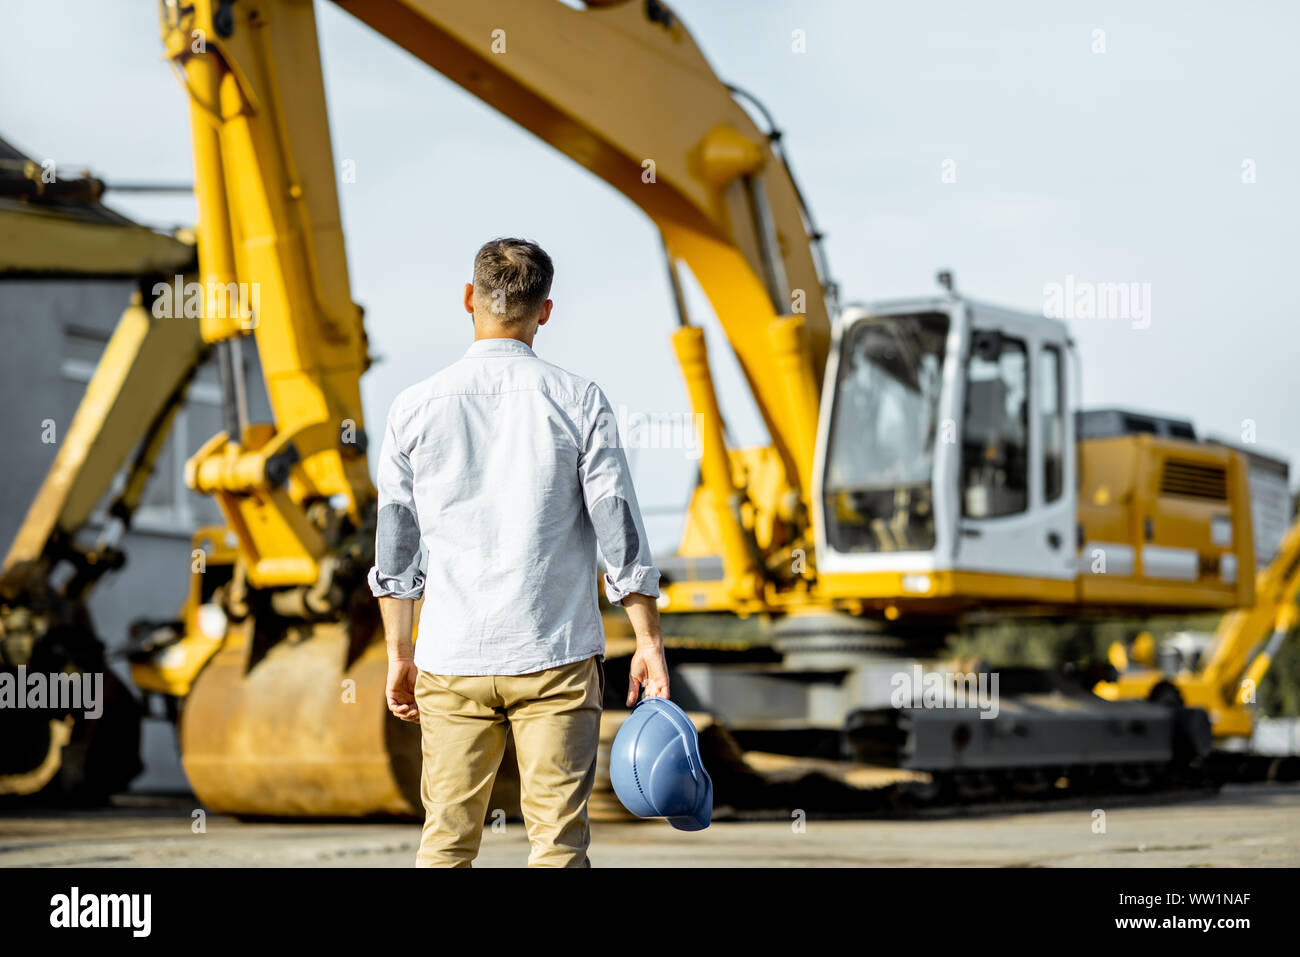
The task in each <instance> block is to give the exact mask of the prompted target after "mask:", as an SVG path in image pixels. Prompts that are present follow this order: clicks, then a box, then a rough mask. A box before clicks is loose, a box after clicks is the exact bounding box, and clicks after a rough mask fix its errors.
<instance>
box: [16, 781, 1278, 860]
mask: <svg viewBox="0 0 1300 957" xmlns="http://www.w3.org/2000/svg"><path fill="white" fill-rule="evenodd" d="M1096 810H1103V811H1105V812H1106V814H1105V819H1104V824H1105V833H1095V830H1094V828H1095V822H1097V821H1098V820H1100V819H1099V818H1098V817H1097V816H1096V815H1095V811H1096ZM194 813H195V811H194V804H193V801H192V799H190V798H186V797H181V798H176V797H172V798H134V797H133V798H129V799H123V801H122V802H121V803H120V804H119V805H118V806H117V807H113V808H106V809H103V810H96V811H75V812H74V811H58V812H56V811H41V812H25V813H9V814H5V815H3V816H0V866H9V867H18V866H42V867H57V866H83V867H137V866H162V867H263V866H289V867H407V866H410V865H411V864H412V862H413V860H414V855H415V848H416V843H417V841H418V840H419V827H418V826H417V825H414V824H406V823H403V824H393V823H353V822H322V823H307V822H245V821H239V820H236V819H234V818H228V817H222V816H220V815H213V814H208V815H205V816H204V819H203V821H202V823H203V826H204V830H203V832H202V833H194V827H195V825H196V819H195V817H194ZM593 830H594V833H593V842H592V855H591V856H592V862H593V863H594V864H595V865H596V866H602V865H603V866H622V867H710V866H712V867H755V866H757V867H836V866H848V867H854V866H883V867H927V866H994V867H1007V866H1023V867H1148V866H1172V867H1230V866H1254V867H1296V866H1300V785H1256V786H1250V787H1229V788H1225V789H1224V790H1223V791H1222V792H1221V793H1220V794H1218V795H1216V796H1213V797H1210V798H1205V799H1198V800H1194V801H1187V802H1184V803H1176V804H1168V803H1166V804H1151V805H1146V806H1124V807H1115V808H1113V809H1110V810H1107V809H1106V805H1105V802H1099V806H1098V808H1096V809H1094V808H1088V807H1078V808H1074V809H1070V810H1052V811H1040V812H1034V813H1018V814H1006V815H997V816H980V817H952V818H943V819H935V820H908V821H888V820H867V821H862V820H860V821H844V820H834V821H831V820H815V819H814V820H810V821H808V822H806V824H805V825H804V828H803V830H802V831H800V830H798V829H797V828H796V827H795V826H794V825H793V824H792V823H791V822H789V821H783V820H774V821H746V822H720V823H717V824H715V825H714V826H713V827H711V828H709V829H708V830H707V831H703V832H700V833H695V834H687V833H683V832H679V831H675V830H673V829H672V828H670V827H668V825H666V824H664V823H663V822H658V821H651V822H645V823H634V824H606V823H596V824H594V825H593ZM527 856H528V840H527V836H526V834H525V831H524V826H523V824H521V823H518V822H507V823H506V824H505V826H504V829H502V830H500V831H493V830H492V829H491V828H489V829H487V830H486V831H485V833H484V836H483V846H482V851H481V853H480V856H479V862H478V863H479V865H481V866H487V867H515V866H520V865H522V864H524V863H525V861H526V860H527Z"/></svg>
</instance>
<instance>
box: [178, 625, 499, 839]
mask: <svg viewBox="0 0 1300 957" xmlns="http://www.w3.org/2000/svg"><path fill="white" fill-rule="evenodd" d="M258 644H259V642H258V641H257V638H256V633H255V631H254V629H253V627H252V625H251V619H250V621H249V622H246V623H244V624H243V625H238V626H234V627H232V629H231V631H230V633H229V634H228V636H227V639H226V641H225V643H224V644H223V646H222V648H221V650H220V651H219V652H217V654H216V655H215V656H214V657H213V659H212V660H211V661H210V662H209V663H208V665H207V666H206V667H205V668H204V669H203V672H202V674H200V676H199V677H198V679H197V680H196V681H195V684H194V688H193V690H192V691H191V693H190V695H189V697H188V698H187V699H186V702H185V706H184V710H183V713H182V715H181V728H180V735H181V754H182V761H183V763H184V766H185V772H186V774H187V775H188V776H189V780H190V785H191V786H192V787H193V789H194V792H195V794H196V795H197V796H198V797H199V800H200V801H202V802H203V804H204V805H205V806H206V807H208V808H210V809H212V810H213V811H217V812H221V813H226V814H235V815H239V816H246V817H258V816H265V817H286V816H288V817H318V818H320V817H366V816H391V817H405V818H418V817H420V816H422V814H423V811H422V808H421V804H420V728H419V726H418V725H415V724H410V723H406V722H403V721H399V720H398V719H397V718H395V717H393V716H392V715H391V714H390V713H389V711H388V706H387V704H386V702H385V700H384V682H385V677H386V672H387V658H386V655H385V650H384V646H383V643H382V642H377V641H371V642H370V643H369V644H368V645H367V646H366V647H365V648H364V650H362V651H361V653H360V654H359V655H350V653H349V648H350V647H351V640H350V637H349V634H348V630H347V627H346V625H344V624H335V623H328V624H317V625H313V626H303V634H302V636H301V637H298V638H297V639H296V640H295V637H294V636H292V635H290V636H289V637H287V638H285V639H283V640H281V641H279V642H278V643H276V644H275V645H274V646H273V647H271V648H270V649H269V650H266V651H265V652H264V653H263V652H262V651H261V650H259V648H258ZM518 806H519V799H518V771H517V762H516V760H515V758H514V756H513V748H512V747H511V748H510V749H509V750H508V752H507V754H506V756H505V759H504V760H503V761H502V763H501V771H500V773H499V774H498V776H497V784H496V788H495V790H494V792H493V800H492V803H491V805H490V807H492V808H493V809H498V808H500V809H504V810H505V812H506V814H507V816H510V817H514V816H517V814H518Z"/></svg>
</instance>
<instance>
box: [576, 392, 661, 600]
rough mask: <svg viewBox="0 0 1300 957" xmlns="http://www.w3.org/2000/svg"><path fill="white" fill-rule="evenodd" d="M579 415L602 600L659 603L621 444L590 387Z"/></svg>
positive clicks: (582, 473)
mask: <svg viewBox="0 0 1300 957" xmlns="http://www.w3.org/2000/svg"><path fill="white" fill-rule="evenodd" d="M582 411H583V448H582V451H581V454H580V456H579V459H578V476H579V478H580V479H581V481H582V495H583V499H584V501H585V503H586V507H587V514H588V515H589V516H590V517H591V524H592V527H593V528H594V529H595V531H596V541H597V543H598V544H599V545H600V553H601V555H602V556H604V559H605V595H606V597H608V598H609V600H610V602H611V603H612V604H615V605H619V604H622V603H623V599H624V598H626V597H627V596H628V595H630V594H633V593H636V594H641V595H647V596H649V597H650V598H658V597H659V569H657V568H655V566H654V563H653V562H652V561H651V560H650V541H649V539H647V538H646V534H645V525H644V524H643V523H642V521H641V509H640V507H639V506H638V505H637V501H636V491H635V490H634V489H633V488H632V471H631V469H629V468H628V464H627V456H626V455H625V454H624V453H623V446H622V443H621V442H620V441H619V435H618V425H617V421H616V419H615V418H614V411H613V409H612V408H610V404H609V400H608V399H607V398H605V394H604V393H603V392H602V391H601V390H600V389H599V388H598V387H597V386H596V385H595V384H594V383H593V384H591V385H589V386H588V387H587V391H586V394H585V396H584V399H583V410H582Z"/></svg>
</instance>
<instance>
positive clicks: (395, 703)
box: [386, 656, 420, 724]
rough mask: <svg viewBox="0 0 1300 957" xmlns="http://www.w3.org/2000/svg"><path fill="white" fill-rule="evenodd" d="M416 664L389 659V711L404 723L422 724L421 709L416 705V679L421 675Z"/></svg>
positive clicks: (407, 660) (399, 659)
mask: <svg viewBox="0 0 1300 957" xmlns="http://www.w3.org/2000/svg"><path fill="white" fill-rule="evenodd" d="M419 673H420V672H419V669H418V668H416V667H415V662H414V661H411V660H409V659H402V658H393V657H391V656H390V657H389V659H388V685H387V689H386V693H387V696H388V710H389V711H391V712H393V714H395V715H397V717H399V718H401V719H402V720H403V721H412V722H414V723H415V724H419V723H420V709H419V708H418V707H416V704H415V679H416V676H417V675H418V674H419Z"/></svg>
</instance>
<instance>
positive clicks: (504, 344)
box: [465, 339, 537, 356]
mask: <svg viewBox="0 0 1300 957" xmlns="http://www.w3.org/2000/svg"><path fill="white" fill-rule="evenodd" d="M536 354H537V353H535V352H533V350H532V349H530V348H528V346H527V344H526V343H523V342H520V341H519V340H518V339H475V340H474V342H473V343H472V344H471V345H470V347H469V349H468V350H467V351H466V352H465V355H466V356H534V355H536Z"/></svg>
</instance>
